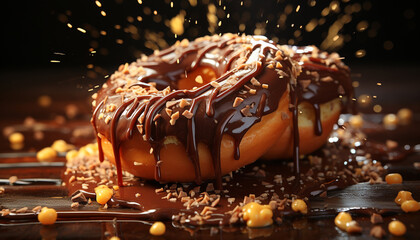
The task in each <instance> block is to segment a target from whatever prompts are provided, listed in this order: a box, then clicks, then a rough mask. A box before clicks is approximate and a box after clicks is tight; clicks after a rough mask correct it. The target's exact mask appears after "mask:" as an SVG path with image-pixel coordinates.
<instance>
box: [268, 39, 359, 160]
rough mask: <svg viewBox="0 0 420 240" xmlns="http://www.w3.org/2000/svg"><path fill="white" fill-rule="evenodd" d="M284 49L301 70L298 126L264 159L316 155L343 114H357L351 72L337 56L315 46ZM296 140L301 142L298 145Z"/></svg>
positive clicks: (288, 131)
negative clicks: (316, 151)
mask: <svg viewBox="0 0 420 240" xmlns="http://www.w3.org/2000/svg"><path fill="white" fill-rule="evenodd" d="M281 48H282V50H283V51H284V52H286V53H287V55H288V56H290V57H291V58H292V59H293V60H294V61H296V62H297V63H298V64H299V66H300V67H301V70H302V71H301V73H300V74H299V76H298V77H297V81H298V83H299V84H298V85H297V89H296V91H294V92H292V93H293V95H294V96H295V99H296V103H297V115H298V116H297V117H296V118H297V123H296V124H293V122H290V124H289V126H288V127H287V129H286V131H284V132H283V134H282V135H281V137H280V138H278V139H277V141H276V142H275V144H274V145H273V146H272V147H271V148H270V149H269V150H268V151H267V152H266V153H265V154H264V155H263V156H262V158H264V159H278V158H290V157H293V156H294V155H296V154H297V152H299V154H308V153H311V152H313V151H315V150H316V149H318V148H320V147H321V146H322V145H324V143H325V142H326V141H327V139H328V137H329V135H330V133H331V131H332V129H333V126H334V124H335V123H337V120H338V118H339V116H340V114H341V113H343V112H350V113H354V112H355V105H354V90H353V87H352V81H351V78H350V69H349V67H348V66H346V65H345V64H344V63H343V62H342V61H341V58H340V56H339V55H338V54H337V53H331V54H328V53H327V52H325V51H320V50H319V49H318V48H316V47H315V46H304V47H298V46H288V45H284V46H281ZM290 113H291V114H292V112H290ZM294 126H298V128H296V129H295V128H294ZM295 130H297V131H295ZM297 135H298V136H297ZM294 139H298V141H299V144H297V143H295V142H294ZM308 143H311V144H308ZM295 146H296V147H295ZM296 157H299V156H296Z"/></svg>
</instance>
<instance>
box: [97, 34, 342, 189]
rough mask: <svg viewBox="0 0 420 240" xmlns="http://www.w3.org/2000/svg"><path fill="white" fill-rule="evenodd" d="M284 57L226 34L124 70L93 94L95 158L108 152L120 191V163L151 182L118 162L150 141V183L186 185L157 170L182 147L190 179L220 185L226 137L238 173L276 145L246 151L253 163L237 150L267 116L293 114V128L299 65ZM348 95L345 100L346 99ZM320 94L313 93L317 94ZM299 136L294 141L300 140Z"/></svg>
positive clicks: (264, 44)
mask: <svg viewBox="0 0 420 240" xmlns="http://www.w3.org/2000/svg"><path fill="white" fill-rule="evenodd" d="M289 54H290V51H289V50H288V49H286V48H285V47H280V46H278V45H276V44H274V43H273V42H272V41H269V40H268V39H266V38H265V37H260V36H237V35H232V34H225V35H223V36H211V37H209V36H207V37H202V38H198V39H196V40H195V41H193V42H188V41H187V40H183V41H182V42H177V44H175V45H174V46H172V47H170V48H168V49H166V50H164V51H161V52H155V54H153V55H152V56H150V57H144V58H142V59H139V60H138V61H137V62H134V63H131V64H125V65H121V66H120V68H119V69H118V71H116V72H115V73H114V74H113V75H112V76H111V78H110V79H109V80H108V81H107V82H106V83H105V84H104V85H103V87H102V89H100V90H99V92H98V93H97V94H94V96H93V98H94V101H93V102H92V104H93V107H94V112H93V116H92V120H91V122H92V125H93V127H94V129H95V131H96V133H97V140H98V147H99V156H100V159H101V160H103V159H104V154H105V155H106V156H107V157H108V158H110V159H111V161H114V162H115V165H116V167H117V172H118V183H119V185H122V183H123V181H122V174H121V173H122V161H123V162H125V161H129V162H131V163H132V164H131V165H127V164H125V165H124V164H123V166H124V170H126V171H128V172H132V173H134V174H135V175H137V176H139V177H144V178H150V176H148V175H147V174H143V172H141V171H140V170H138V171H137V170H136V166H139V168H140V167H145V168H147V166H142V165H143V164H144V163H145V161H144V162H142V159H126V158H129V157H124V159H121V156H136V155H130V151H136V148H139V147H140V148H144V146H145V144H143V143H147V147H148V148H149V149H148V153H149V154H150V155H151V156H153V158H154V163H153V168H154V169H155V171H154V174H153V178H154V179H155V180H157V181H184V180H187V181H188V180H189V179H190V178H183V177H179V176H178V178H179V179H177V177H174V178H171V177H165V175H162V171H161V165H162V164H163V163H164V162H165V161H168V162H170V161H171V160H170V159H171V156H168V155H167V154H166V155H165V154H163V155H164V156H165V157H162V154H161V153H164V152H165V151H166V148H167V146H169V145H168V144H171V143H173V142H175V144H174V145H177V144H178V143H180V144H181V145H182V146H183V149H184V151H185V152H186V153H187V154H186V156H187V158H188V159H189V161H190V162H191V163H192V165H193V170H194V179H195V181H196V182H197V183H200V182H201V181H202V180H203V178H215V179H216V181H217V183H218V185H219V187H220V183H221V177H222V175H223V174H226V173H227V172H226V171H233V170H235V169H226V167H224V166H225V165H224V161H226V160H224V159H225V157H224V155H223V154H221V149H225V146H223V144H225V143H222V142H224V141H225V138H226V136H229V137H228V138H230V139H231V140H232V141H231V142H232V143H233V144H232V145H233V147H232V148H233V150H232V151H233V154H232V155H233V158H234V159H236V160H238V161H239V160H241V159H246V160H245V162H244V163H240V164H239V165H238V164H236V165H235V164H234V166H235V167H236V168H238V167H240V166H241V164H242V165H245V164H248V163H250V162H252V161H255V160H256V159H258V158H259V157H261V155H263V154H264V152H266V151H267V150H268V149H269V148H270V147H271V146H272V144H273V143H269V142H267V143H264V144H263V145H265V146H264V147H262V149H259V150H258V149H257V150H255V152H256V153H253V152H254V150H251V151H249V152H248V153H249V155H250V156H251V157H249V156H243V154H242V152H241V151H243V149H244V148H243V147H242V145H244V141H249V140H247V137H246V135H247V134H249V133H250V132H251V131H253V128H254V129H259V128H260V127H261V126H260V124H263V123H265V122H269V121H270V120H269V119H268V116H269V115H273V114H277V115H278V114H279V113H280V110H282V111H281V114H282V115H287V114H290V112H291V113H293V114H292V115H293V120H294V125H295V126H296V124H297V108H295V107H294V106H297V104H298V102H297V101H299V99H302V98H301V97H298V96H304V95H305V93H304V92H305V91H303V90H301V89H303V88H302V87H301V84H300V83H299V82H298V81H297V77H298V75H299V74H300V72H301V70H300V69H301V66H300V65H299V64H298V63H297V62H296V60H293V58H294V57H293V56H292V55H289ZM316 67H318V66H316ZM203 76H204V77H203ZM191 79H195V81H191ZM339 85H340V86H341V85H343V84H341V83H340V84H339ZM343 86H344V85H343ZM346 86H347V85H346ZM345 89H346V90H345V91H344V94H347V95H349V94H350V91H349V90H348V89H347V88H345ZM287 93H290V94H287ZM319 93H320V91H315V92H314V95H316V96H317V95H319ZM305 96H306V95H305ZM334 96H335V97H336V95H334ZM317 97H319V96H317ZM332 99H333V98H332ZM289 103H291V104H289ZM293 103H295V104H293ZM317 103H318V102H314V106H315V105H316V104H317ZM284 106H286V107H284ZM315 107H316V106H315ZM288 108H290V112H289V109H288ZM284 109H286V110H284ZM283 110H284V111H283ZM287 112H289V113H287ZM276 119H279V118H276ZM283 120H284V121H283ZM279 122H281V123H280V124H282V125H281V126H287V125H289V124H290V120H289V119H288V118H284V119H283V118H282V119H281V121H279ZM295 129H296V130H295V132H298V128H295ZM318 130H320V129H318ZM255 131H256V130H254V135H255ZM320 131H321V130H320ZM281 134H282V131H281V130H276V131H273V133H272V135H273V136H272V138H274V139H275V138H278V137H280V136H281ZM244 136H245V137H244ZM296 136H297V137H296V138H295V141H296V140H298V137H299V135H298V134H297V135H296ZM140 144H142V145H140ZM202 144H205V145H206V146H207V147H208V150H209V155H210V156H209V157H208V158H210V159H211V165H212V166H211V167H212V172H211V173H208V172H206V171H205V170H204V169H203V167H202V166H201V164H202V162H201V158H204V157H203V154H202V152H203V151H201V150H200V149H201V147H200V146H201V145H202ZM225 145H226V144H225ZM127 146H128V147H127ZM184 146H185V147H184ZM297 146H298V145H297ZM122 148H124V149H125V150H123V149H122ZM296 148H297V149H298V147H296ZM126 152H128V153H126ZM143 152H144V151H143ZM124 154H125V155H124ZM221 155H222V156H221ZM245 155H248V154H245ZM296 156H299V155H296ZM131 158H133V157H131ZM134 158H135V157H134ZM145 158H147V156H145ZM295 159H296V160H295V161H298V158H297V157H295ZM136 163H137V164H136ZM146 165H147V164H146ZM175 166H176V165H175ZM295 166H298V164H295ZM172 170H173V171H177V169H172ZM203 173H205V174H204V175H203ZM143 175H144V176H143ZM162 176H164V177H162ZM203 176H204V177H203Z"/></svg>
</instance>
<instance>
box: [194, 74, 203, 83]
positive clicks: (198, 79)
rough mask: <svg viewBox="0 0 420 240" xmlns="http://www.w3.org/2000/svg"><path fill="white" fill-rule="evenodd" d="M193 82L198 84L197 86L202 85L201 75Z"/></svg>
mask: <svg viewBox="0 0 420 240" xmlns="http://www.w3.org/2000/svg"><path fill="white" fill-rule="evenodd" d="M195 82H196V83H199V84H202V83H203V77H201V75H198V76H197V77H196V78H195Z"/></svg>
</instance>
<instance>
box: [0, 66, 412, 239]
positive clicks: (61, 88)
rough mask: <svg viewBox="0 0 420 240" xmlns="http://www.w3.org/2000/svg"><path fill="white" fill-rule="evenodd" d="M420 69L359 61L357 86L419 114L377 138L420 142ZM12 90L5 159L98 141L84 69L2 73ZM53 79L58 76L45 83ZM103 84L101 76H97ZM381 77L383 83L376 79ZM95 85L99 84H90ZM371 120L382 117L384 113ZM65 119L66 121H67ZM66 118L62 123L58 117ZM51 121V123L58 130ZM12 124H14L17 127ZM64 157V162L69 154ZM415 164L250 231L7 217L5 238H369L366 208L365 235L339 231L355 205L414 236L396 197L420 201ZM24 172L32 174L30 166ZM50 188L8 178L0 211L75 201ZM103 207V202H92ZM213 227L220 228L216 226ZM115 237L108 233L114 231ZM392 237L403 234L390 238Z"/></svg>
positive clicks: (51, 175) (4, 100) (1, 155)
mask: <svg viewBox="0 0 420 240" xmlns="http://www.w3.org/2000/svg"><path fill="white" fill-rule="evenodd" d="M417 71H418V68H417V66H403V65H397V66H394V65H386V64H385V65H380V64H375V65H368V66H354V67H353V75H354V76H353V79H354V80H357V81H359V82H360V87H359V88H358V89H357V90H356V91H357V93H358V94H359V95H360V94H370V95H372V96H373V95H375V96H377V98H376V99H375V102H374V103H373V104H381V105H382V106H383V109H384V112H385V113H387V112H396V111H397V110H398V109H399V108H401V107H409V108H411V109H412V110H413V111H414V118H415V122H414V124H412V125H410V126H408V127H402V128H398V129H397V130H394V131H386V132H382V133H378V132H376V133H372V134H371V136H370V137H371V138H373V139H375V138H376V139H384V138H387V139H392V140H395V141H397V142H399V143H400V144H410V145H412V146H415V145H417V144H420V127H419V125H418V124H419V123H420V99H419V97H418V96H420V94H418V89H419V87H420V83H419V82H420V81H418V80H419V79H418V76H417ZM0 76H1V79H2V82H3V80H4V79H8V81H7V82H5V86H6V87H5V88H2V89H1V90H0V93H1V94H0V95H1V102H0V108H1V109H2V111H1V118H0V128H1V130H2V135H1V137H0V164H2V163H24V162H36V158H35V152H36V150H39V149H41V148H43V147H46V146H49V145H51V143H52V142H53V141H54V140H56V139H65V140H66V141H69V142H72V143H75V144H76V145H79V146H81V145H83V144H86V143H88V142H89V141H91V140H92V139H93V138H92V135H89V134H92V133H91V132H90V133H89V128H90V127H89V123H88V121H89V118H90V116H89V111H90V106H89V104H90V103H89V96H90V95H91V93H92V92H90V91H89V89H90V88H92V87H93V86H94V84H93V85H90V86H89V84H88V83H86V82H84V79H83V78H82V77H81V75H80V73H79V71H78V70H77V69H48V70H36V71H29V72H28V71H27V72H17V73H16V72H13V71H9V72H3V73H1V74H0ZM45 79H50V80H51V81H45ZM98 82H100V81H98ZM377 82H381V83H382V85H381V86H378V85H377V84H376V83H377ZM91 83H92V82H91ZM40 95H48V96H50V97H51V98H52V100H53V102H52V104H51V106H49V107H46V108H45V107H40V106H39V105H38V104H37V99H38V97H39V96H40ZM69 103H72V104H75V105H76V106H77V107H78V109H79V114H78V115H77V116H76V117H75V118H74V119H68V118H66V113H65V109H66V106H67V105H68V104H69ZM371 108H372V105H370V106H369V107H364V108H363V107H362V108H361V110H362V111H363V112H366V113H371V112H372V111H371ZM29 116H30V117H33V118H34V119H35V120H36V121H37V122H43V123H48V126H49V127H45V126H46V125H42V124H40V125H39V128H40V129H43V131H44V132H45V135H44V136H45V137H44V139H43V140H41V141H40V140H36V139H35V138H34V132H33V131H32V130H31V128H25V127H24V125H23V122H24V119H25V118H26V117H29ZM369 116H371V119H373V120H374V119H380V117H378V116H376V117H375V116H372V115H369ZM62 117H64V119H66V120H65V121H64V122H63V121H62V119H63V118H62ZM57 119H58V120H60V119H61V120H60V121H57ZM51 126H52V127H51ZM10 127H12V128H10ZM74 128H79V129H81V131H84V132H87V135H86V136H81V137H80V136H79V137H74V136H73V135H72V131H73V130H74ZM10 129H14V130H19V131H21V132H23V133H24V135H25V145H24V147H23V149H22V150H19V151H15V150H13V149H11V148H10V146H9V143H8V140H7V138H6V136H5V134H6V133H7V131H10ZM57 162H64V158H63V156H60V157H58V158H57ZM414 162H420V154H419V153H418V152H414V153H413V154H411V155H410V156H409V157H408V158H407V159H405V160H404V161H402V162H398V163H384V165H385V166H386V168H387V170H388V171H389V172H400V173H401V174H402V175H403V177H404V183H403V184H397V185H392V186H391V185H386V184H376V185H371V184H368V183H360V184H357V185H354V186H351V187H348V188H346V189H344V190H337V191H332V192H328V196H327V197H326V198H321V197H317V198H314V199H311V201H310V206H311V208H319V209H327V210H330V211H325V214H323V215H322V216H319V217H316V218H305V217H304V218H297V219H288V220H285V221H284V222H283V224H281V225H279V226H273V227H270V228H262V229H249V228H246V227H236V228H224V229H219V230H218V231H217V233H215V232H214V231H210V228H206V227H204V228H202V229H186V228H183V227H179V226H176V225H175V224H172V223H169V222H168V223H166V226H167V229H168V230H167V232H166V234H165V236H164V237H160V238H156V237H152V236H151V235H149V233H148V229H149V227H150V223H149V222H143V221H137V220H118V221H117V222H114V221H113V220H111V219H110V220H100V221H99V220H92V219H86V220H77V221H59V222H57V223H56V224H54V225H53V226H42V225H41V224H39V223H38V222H37V221H10V220H7V219H1V220H0V239H40V238H44V239H54V238H58V239H108V238H109V237H110V236H115V235H118V236H119V237H120V238H122V239H190V238H191V239H252V238H257V237H267V238H273V239H279V238H285V239H289V238H293V239H331V238H334V239H336V238H339V239H341V238H350V239H369V238H371V237H370V236H369V231H370V229H371V227H372V224H371V223H370V222H369V216H368V215H366V214H363V213H357V212H355V213H353V215H354V216H355V218H356V220H357V221H358V222H359V223H360V225H361V226H362V227H363V232H362V234H360V235H348V234H347V233H345V232H342V231H341V230H339V229H337V228H336V227H335V225H334V221H333V219H334V218H333V217H334V213H335V212H336V211H340V210H348V209H352V208H369V209H372V208H375V209H386V210H387V213H386V214H384V217H385V218H384V220H385V222H384V223H383V224H382V225H381V226H383V227H384V229H386V227H387V224H388V222H389V221H391V220H392V219H394V218H396V219H399V220H401V221H403V222H404V223H405V224H406V226H407V229H408V231H407V234H406V235H405V236H404V237H402V238H398V239H404V238H405V239H420V231H419V230H418V229H420V213H409V214H405V213H403V212H402V211H401V210H400V208H399V206H397V205H396V204H395V203H394V202H393V200H394V198H395V196H396V195H397V193H398V191H400V190H407V191H411V192H412V193H413V197H414V198H415V199H417V200H420V171H419V170H418V169H415V168H414V167H413V163H414ZM23 169H25V171H23ZM64 169H65V168H64V166H52V167H40V168H32V169H28V168H4V167H3V168H2V167H0V179H3V180H7V179H8V178H9V177H10V176H12V175H15V176H17V177H18V178H19V179H27V178H47V179H56V180H57V181H58V183H59V181H60V177H61V174H62V172H63V171H64ZM53 184H54V183H51V185H48V184H47V185H43V188H42V191H33V192H29V193H28V191H21V189H23V188H26V187H25V186H22V185H15V186H9V185H7V183H5V182H4V181H3V183H0V185H2V187H4V188H5V189H6V193H7V194H3V195H0V208H3V207H7V208H20V207H35V206H37V205H42V206H50V207H54V208H57V209H60V208H63V206H67V207H68V206H69V203H70V200H69V198H68V197H67V195H68V192H67V190H66V189H65V188H64V187H57V186H55V185H53ZM88 208H90V209H91V210H97V209H98V208H99V205H96V204H93V205H91V206H88ZM213 230H214V229H213ZM108 233H109V234H110V235H107V234H108ZM386 238H388V239H396V238H393V237H392V236H390V235H389V234H388V235H387V236H386Z"/></svg>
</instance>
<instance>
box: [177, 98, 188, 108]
mask: <svg viewBox="0 0 420 240" xmlns="http://www.w3.org/2000/svg"><path fill="white" fill-rule="evenodd" d="M189 105H190V102H189V101H187V100H186V99H184V98H183V99H181V101H180V102H179V107H181V108H184V107H186V106H189Z"/></svg>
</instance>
